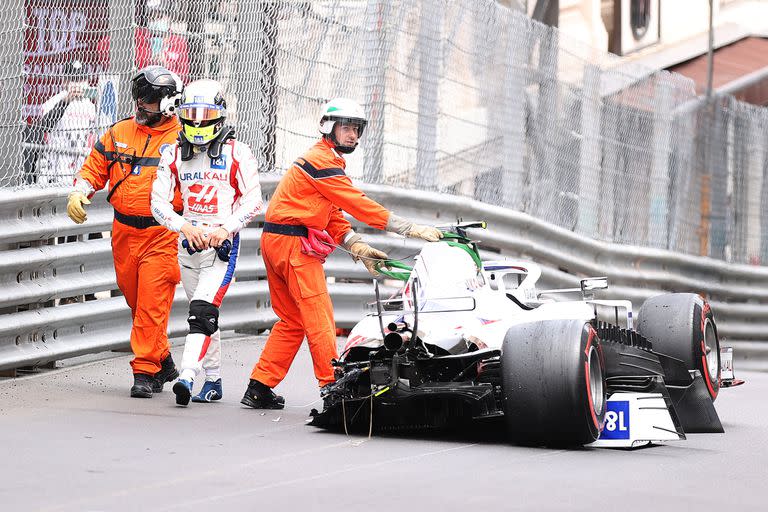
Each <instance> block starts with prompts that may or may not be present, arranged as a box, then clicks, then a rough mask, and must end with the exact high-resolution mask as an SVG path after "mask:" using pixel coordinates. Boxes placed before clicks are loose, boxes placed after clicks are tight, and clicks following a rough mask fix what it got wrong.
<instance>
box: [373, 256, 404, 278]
mask: <svg viewBox="0 0 768 512" xmlns="http://www.w3.org/2000/svg"><path fill="white" fill-rule="evenodd" d="M384 267H386V269H385V268H384ZM390 268H399V269H401V270H405V272H395V271H392V270H387V269H390ZM376 270H377V271H378V272H379V273H380V274H382V275H385V276H387V277H390V278H392V279H397V280H398V281H407V280H408V278H410V277H411V271H412V270H413V267H411V266H408V265H406V264H405V263H401V262H399V261H397V260H384V261H377V262H376Z"/></svg>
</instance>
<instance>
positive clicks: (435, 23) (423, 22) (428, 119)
mask: <svg viewBox="0 0 768 512" xmlns="http://www.w3.org/2000/svg"><path fill="white" fill-rule="evenodd" d="M440 3H441V2H439V1H438V0H425V1H424V2H423V3H422V4H421V5H422V8H421V13H420V18H419V37H418V41H417V43H416V46H417V48H419V49H420V52H419V74H418V77H419V78H418V80H419V104H418V134H417V136H416V140H417V148H416V187H417V188H419V189H421V190H436V189H437V185H438V176H437V111H438V106H439V105H438V102H439V98H438V94H439V92H438V87H439V85H440V72H441V68H442V51H441V47H440V45H441V41H440V32H441V29H442V22H443V16H444V14H443V10H442V9H441V6H440Z"/></svg>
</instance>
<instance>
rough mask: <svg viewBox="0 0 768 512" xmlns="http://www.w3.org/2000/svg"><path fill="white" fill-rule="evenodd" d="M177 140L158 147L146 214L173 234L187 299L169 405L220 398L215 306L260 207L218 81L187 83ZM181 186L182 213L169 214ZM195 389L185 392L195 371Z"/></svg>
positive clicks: (247, 156) (254, 171)
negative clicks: (199, 381)
mask: <svg viewBox="0 0 768 512" xmlns="http://www.w3.org/2000/svg"><path fill="white" fill-rule="evenodd" d="M178 116H179V120H180V121H181V126H182V129H181V134H180V135H179V142H178V144H176V145H174V146H172V147H171V148H169V149H168V150H166V151H165V152H164V153H163V157H162V159H161V161H160V166H159V167H158V170H157V178H156V179H155V183H154V185H153V187H152V214H153V215H154V217H155V219H156V220H157V221H158V222H159V223H161V224H162V225H163V226H165V227H167V228H168V229H170V230H172V231H174V232H181V236H179V237H178V239H179V240H178V243H179V265H180V266H181V280H182V283H183V284H184V290H185V291H186V293H187V298H188V299H189V301H190V302H189V319H188V322H189V333H188V334H187V337H186V343H185V345H184V355H183V356H182V360H181V376H180V377H179V380H178V381H177V382H176V383H175V384H174V385H173V392H174V393H175V394H176V403H177V404H179V405H187V404H189V400H190V397H191V398H192V401H194V402H211V401H214V400H220V399H221V398H222V396H223V391H222V385H221V331H220V330H219V322H218V319H219V306H220V305H221V301H222V299H223V298H224V294H225V293H226V291H227V288H228V287H229V285H230V283H231V281H232V278H233V275H234V271H235V264H236V262H237V254H238V249H239V246H240V235H239V234H238V232H239V231H240V230H241V229H242V228H244V227H245V226H246V225H247V224H248V223H249V222H250V221H251V219H253V217H254V216H255V215H256V214H257V213H260V212H261V209H262V205H263V202H262V199H261V187H260V186H259V177H258V164H257V162H256V159H255V158H254V156H253V154H252V153H251V149H250V148H249V147H248V146H247V145H246V144H244V143H242V142H239V141H236V140H235V134H234V130H233V129H232V128H231V127H228V126H225V125H224V122H225V120H226V118H227V103H226V101H225V99H224V97H223V96H222V91H221V85H220V84H219V83H218V82H216V81H213V80H197V81H195V82H192V83H190V84H188V85H187V87H186V89H185V90H184V95H183V98H182V103H181V105H180V106H179V108H178ZM178 190H180V191H181V195H182V199H183V203H184V212H183V215H179V214H177V213H176V212H174V206H173V198H174V196H175V194H176V193H177V191H178ZM201 370H204V371H205V382H204V384H203V386H202V389H201V390H200V392H199V393H198V394H197V395H196V396H194V397H192V386H193V381H194V379H195V377H196V376H197V375H198V373H199V372H200V371H201Z"/></svg>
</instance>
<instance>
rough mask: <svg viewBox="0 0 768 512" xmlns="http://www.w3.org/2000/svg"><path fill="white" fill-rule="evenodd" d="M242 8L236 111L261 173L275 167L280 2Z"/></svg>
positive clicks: (243, 138) (237, 44)
mask: <svg viewBox="0 0 768 512" xmlns="http://www.w3.org/2000/svg"><path fill="white" fill-rule="evenodd" d="M249 6H252V4H247V5H246V4H243V3H240V4H239V5H238V13H237V25H238V27H237V31H236V34H237V40H236V42H235V48H236V50H235V55H236V56H237V58H236V59H235V70H236V71H235V76H237V77H238V78H237V80H235V96H236V102H235V111H236V113H237V117H236V119H234V120H232V121H230V122H234V121H236V123H237V135H238V137H237V138H238V139H239V140H241V141H243V142H245V143H247V144H249V145H250V146H251V147H252V148H253V152H254V156H255V157H256V159H257V161H258V162H259V171H260V172H271V171H273V170H274V167H275V129H276V127H277V87H276V85H275V84H276V75H277V64H276V58H275V57H276V52H277V17H278V11H279V9H280V6H281V3H280V2H279V1H269V2H256V4H255V6H253V7H254V8H253V9H247V8H246V7H249Z"/></svg>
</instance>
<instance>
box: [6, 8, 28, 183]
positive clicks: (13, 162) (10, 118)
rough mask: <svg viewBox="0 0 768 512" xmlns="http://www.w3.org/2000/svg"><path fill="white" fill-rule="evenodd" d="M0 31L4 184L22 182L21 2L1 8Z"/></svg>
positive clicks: (22, 30) (23, 13)
mask: <svg viewBox="0 0 768 512" xmlns="http://www.w3.org/2000/svg"><path fill="white" fill-rule="evenodd" d="M2 13H3V16H2V18H0V21H2V25H3V30H2V33H0V44H2V49H3V51H2V57H0V64H1V65H2V69H0V137H2V139H0V140H2V141H3V144H2V146H0V162H3V168H4V169H3V171H4V173H8V175H5V176H0V183H2V185H3V186H8V185H14V186H15V185H20V184H22V183H23V182H24V166H23V165H22V146H21V144H22V133H23V130H22V123H23V121H22V115H21V108H22V105H23V104H24V103H26V98H24V88H23V83H24V79H25V78H26V73H24V72H23V69H24V65H23V64H24V41H23V37H24V26H23V22H24V19H25V18H26V16H25V9H24V2H22V1H21V0H9V1H8V2H6V7H5V8H4V9H3V10H2Z"/></svg>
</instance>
